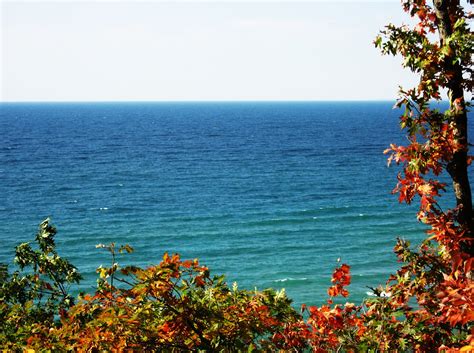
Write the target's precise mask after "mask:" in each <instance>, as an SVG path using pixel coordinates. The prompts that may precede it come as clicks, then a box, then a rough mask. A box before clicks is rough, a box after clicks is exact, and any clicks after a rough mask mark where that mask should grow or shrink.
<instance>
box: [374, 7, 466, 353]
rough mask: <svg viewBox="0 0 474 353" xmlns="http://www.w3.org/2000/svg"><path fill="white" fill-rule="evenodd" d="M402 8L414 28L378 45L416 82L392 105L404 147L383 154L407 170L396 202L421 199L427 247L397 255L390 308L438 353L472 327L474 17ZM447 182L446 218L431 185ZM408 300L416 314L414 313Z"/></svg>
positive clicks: (438, 191)
mask: <svg viewBox="0 0 474 353" xmlns="http://www.w3.org/2000/svg"><path fill="white" fill-rule="evenodd" d="M470 3H471V4H472V3H473V1H472V0H470ZM402 5H403V8H404V10H405V11H406V12H408V13H409V14H410V15H411V16H412V17H413V18H415V19H416V22H417V24H416V25H415V26H414V28H410V27H408V26H401V27H397V26H394V25H388V26H387V27H386V29H385V30H384V31H382V33H381V34H382V36H379V37H377V39H376V40H375V45H376V46H377V47H379V48H381V50H382V53H384V54H392V55H397V54H400V55H401V56H402V57H403V58H404V61H403V65H404V66H405V67H407V68H409V69H410V70H411V71H413V72H414V73H416V74H418V75H419V78H420V80H419V84H418V86H417V87H414V88H412V89H408V90H404V89H401V90H400V99H399V101H398V102H397V104H396V106H397V107H399V108H400V107H404V108H405V110H404V114H403V115H402V116H401V118H400V123H401V127H402V128H403V129H405V131H407V137H408V141H409V144H408V145H407V146H396V145H391V147H390V148H389V149H388V150H387V151H386V152H387V153H390V154H391V155H390V158H389V161H393V160H394V161H395V162H396V163H398V164H402V167H403V168H402V172H401V173H400V174H399V175H398V184H397V186H396V188H395V190H394V191H395V192H397V193H398V194H399V200H400V201H401V202H406V203H411V202H412V201H413V200H414V199H415V197H417V196H418V197H419V200H420V209H419V212H418V219H419V220H420V221H422V222H423V223H425V224H427V226H428V230H427V234H428V238H427V239H426V240H425V241H424V242H423V243H422V244H421V245H420V247H419V250H418V251H417V252H415V251H412V250H411V249H410V248H409V243H408V242H406V241H402V240H399V242H398V244H397V246H396V247H395V252H396V253H397V255H398V257H399V259H400V260H401V261H402V262H404V265H403V266H402V267H401V268H400V270H399V271H398V272H397V274H396V275H394V276H392V277H391V281H392V282H391V284H390V286H389V288H388V289H387V290H388V291H389V292H391V293H392V296H391V298H390V299H389V300H388V302H389V303H390V305H391V306H392V309H394V310H399V311H401V312H403V313H404V317H405V318H406V322H410V321H411V322H412V324H411V327H412V328H413V327H415V326H416V325H419V323H424V325H425V327H428V328H430V329H429V330H425V334H426V335H427V337H428V336H429V341H430V342H431V343H430V345H426V340H425V343H424V344H425V345H424V347H425V348H426V349H436V348H439V347H440V345H442V344H443V343H446V344H456V343H457V344H459V342H460V341H461V340H462V339H463V337H464V338H466V339H467V337H468V334H469V333H471V330H472V327H473V322H474V283H473V277H472V270H473V264H474V260H473V255H474V242H473V235H474V234H473V211H472V196H471V188H470V184H469V178H468V166H469V164H470V162H471V157H470V156H469V155H468V151H469V143H468V134H467V132H468V129H467V112H468V107H469V106H470V103H469V102H468V101H466V99H465V96H464V95H465V93H468V94H471V92H472V88H473V69H472V54H473V46H474V41H473V39H474V37H473V33H472V31H471V28H470V25H469V20H471V19H472V13H470V12H468V11H467V9H465V8H463V7H462V6H461V5H460V2H459V0H434V1H433V4H432V6H430V5H429V4H428V3H427V2H426V1H425V0H403V1H402ZM466 6H469V5H467V4H466ZM436 34H437V37H438V38H436ZM443 90H445V91H446V92H447V95H448V98H449V108H448V109H447V110H446V111H444V112H440V111H439V110H438V105H436V104H434V103H433V102H436V101H440V100H441V94H442V91H443ZM443 172H447V173H448V175H449V176H450V178H451V180H452V187H453V192H454V197H455V200H456V206H455V207H454V208H452V209H443V207H442V206H441V205H440V203H439V202H438V201H439V197H441V195H442V193H443V192H444V191H445V189H446V187H447V185H446V184H445V183H443V182H442V181H440V180H439V179H437V177H438V176H440V175H441V174H442V173H443ZM412 298H414V299H416V301H417V305H418V310H414V309H413V308H411V306H410V300H411V299H412ZM418 331H420V332H422V331H423V329H422V328H419V330H418ZM412 336H413V337H412V338H411V339H412V340H413V339H414V335H412ZM415 341H416V340H413V342H415ZM417 344H422V343H421V342H419V343H417Z"/></svg>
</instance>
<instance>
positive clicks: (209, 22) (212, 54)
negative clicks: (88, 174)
mask: <svg viewBox="0 0 474 353" xmlns="http://www.w3.org/2000/svg"><path fill="white" fill-rule="evenodd" d="M1 10H2V23H1V29H2V43H1V50H2V55H1V60H2V61H1V69H2V70H1V75H2V77H1V84H2V85H1V100H2V101H104V100H105V101H115V100H160V101H163V100H164V101H169V100H379V99H388V100H393V99H394V98H395V97H396V93H397V90H398V85H399V84H403V85H409V84H412V83H413V82H414V77H413V75H412V74H411V73H409V72H406V71H405V70H402V69H401V68H400V62H401V60H400V59H399V58H398V59H394V58H391V57H382V56H381V55H380V54H379V52H378V51H377V50H376V49H375V48H374V47H373V44H372V41H373V39H374V37H375V36H376V34H377V33H378V30H379V29H381V28H382V27H383V26H384V25H385V24H387V23H388V22H394V23H397V24H399V23H402V22H407V21H409V19H408V17H407V16H406V15H405V14H404V13H403V12H402V10H401V7H400V4H399V1H397V0H393V1H390V0H385V1H382V0H380V1H371V2H360V1H344V2H334V1H331V2H324V1H303V2H295V1H291V2H290V1H286V2H285V1H280V2H275V1H260V2H255V1H252V2H250V1H240V2H237V1H234V2H230V1H226V0H224V1H222V0H221V1H214V2H203V1H186V2H185V1H151V0H149V1H121V2H114V1H69V0H66V1H65V0H63V1H61V2H59V1H56V2H44V1H28V2H25V1H11V0H10V1H3V2H2V5H1Z"/></svg>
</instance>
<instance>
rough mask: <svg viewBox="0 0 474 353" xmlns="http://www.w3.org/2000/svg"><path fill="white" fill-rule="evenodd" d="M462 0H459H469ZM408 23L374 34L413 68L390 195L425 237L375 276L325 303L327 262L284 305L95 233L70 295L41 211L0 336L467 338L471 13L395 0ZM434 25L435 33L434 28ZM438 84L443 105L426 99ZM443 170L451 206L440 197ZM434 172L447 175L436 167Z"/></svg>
mask: <svg viewBox="0 0 474 353" xmlns="http://www.w3.org/2000/svg"><path fill="white" fill-rule="evenodd" d="M472 2H473V1H470V3H472ZM402 5H403V8H404V10H405V11H406V12H408V13H409V14H410V15H411V16H412V17H413V18H415V19H416V22H417V23H416V25H415V26H414V27H413V28H410V27H409V26H401V27H397V26H395V25H391V24H390V25H388V26H387V27H386V29H385V30H384V31H382V33H381V35H380V36H379V37H377V39H376V40H375V45H376V47H378V48H380V49H381V50H382V53H384V54H391V55H398V54H400V55H401V56H402V57H403V58H404V61H403V65H404V66H405V67H407V68H409V69H410V70H411V71H413V72H414V73H416V74H418V75H419V77H420V81H419V84H418V85H417V86H416V87H414V88H412V89H408V90H404V89H400V99H399V101H398V102H397V104H396V107H397V108H404V113H403V115H402V116H401V118H400V125H401V127H402V129H405V131H406V132H407V138H408V144H407V146H398V145H394V144H392V145H391V146H390V148H389V149H387V151H386V153H388V154H390V156H389V163H391V162H395V163H397V164H399V165H401V167H402V171H401V172H400V173H399V175H398V183H397V186H396V188H395V189H394V192H395V193H398V196H399V201H400V202H405V203H407V204H410V203H412V202H414V201H416V200H419V210H418V213H417V218H418V220H419V221H420V222H423V223H424V224H426V225H427V237H426V239H425V240H424V241H423V242H422V243H421V244H420V245H419V246H418V247H417V249H413V248H412V247H411V246H410V243H409V242H408V241H406V240H403V239H398V241H397V244H396V246H395V249H394V251H395V254H396V256H397V257H398V260H399V261H400V263H401V265H400V268H399V269H398V271H397V272H396V273H395V274H394V275H392V276H391V277H390V278H389V280H388V282H387V283H386V285H385V286H384V287H379V288H374V289H373V294H374V296H373V297H372V298H368V299H366V300H365V301H364V302H363V303H362V304H361V305H355V304H353V303H346V304H335V303H334V298H335V297H337V296H342V297H344V298H345V297H347V296H348V295H349V292H348V290H347V289H346V288H347V286H348V285H349V284H350V281H351V276H350V267H349V266H348V265H346V264H342V265H341V266H339V267H337V268H336V269H335V271H334V273H333V278H332V285H331V286H330V287H329V289H328V295H329V299H328V300H327V302H326V303H325V304H324V305H322V306H320V307H316V306H309V307H307V306H305V305H303V307H302V313H303V314H304V315H303V316H301V315H300V314H298V313H296V312H295V311H294V309H292V307H291V305H290V303H291V301H290V300H289V299H288V298H287V297H286V295H285V293H284V292H283V291H281V292H275V291H274V290H271V289H268V290H264V291H256V290H255V291H247V290H240V289H238V287H237V285H236V284H234V286H232V288H229V287H228V285H227V284H226V283H225V281H224V278H223V277H211V276H210V272H209V270H208V269H207V268H206V267H204V266H202V265H200V264H199V262H198V261H197V260H181V258H180V257H179V255H176V254H175V255H172V256H170V255H168V254H165V255H164V256H163V259H162V261H161V262H160V263H159V264H158V265H156V266H151V267H148V268H139V267H135V266H128V267H124V268H121V267H120V266H119V265H118V264H117V263H116V255H117V254H118V253H121V252H131V251H132V250H133V249H132V248H131V247H129V246H123V247H118V248H117V247H116V246H115V245H114V244H110V245H99V246H98V247H99V248H103V249H106V250H108V251H109V252H110V254H111V257H112V264H111V266H110V267H99V268H98V270H97V272H98V275H99V279H98V285H97V290H96V292H95V293H94V294H93V295H83V296H81V297H80V298H79V301H78V302H77V303H76V304H75V303H74V301H73V299H72V297H71V296H70V294H68V285H69V284H71V283H75V282H78V281H79V280H80V275H79V274H78V273H77V271H76V269H75V267H74V266H72V265H71V264H70V263H69V262H68V261H67V260H65V259H62V258H60V257H59V256H58V254H57V252H56V250H55V244H54V235H55V233H56V231H55V229H54V227H52V226H51V225H50V224H49V221H48V220H45V221H44V222H43V223H41V225H40V230H39V232H38V235H37V236H36V242H37V243H38V249H37V250H34V249H33V248H32V247H31V245H30V244H28V243H25V244H21V245H19V246H18V247H17V248H16V258H15V263H16V265H17V266H18V267H19V270H16V271H14V272H13V273H12V274H9V272H8V269H7V268H6V267H0V285H1V286H0V345H2V347H4V348H7V349H16V350H24V349H26V348H32V349H35V350H51V351H71V350H73V351H75V350H80V351H123V350H140V351H176V352H181V351H224V352H230V351H249V352H251V351H278V350H282V351H305V350H312V351H314V352H333V351H338V352H339V351H346V352H365V351H368V352H395V351H397V352H398V351H400V352H402V351H408V352H436V351H439V352H468V351H474V282H473V265H474V259H473V255H474V241H473V236H474V234H473V233H474V232H473V224H474V221H473V210H472V196H471V190H470V184H469V178H468V165H469V164H470V162H471V159H472V157H470V156H469V155H468V150H469V143H468V138H467V137H468V136H467V110H468V108H469V105H470V103H469V102H467V101H466V100H465V97H464V93H465V91H467V92H472V88H473V82H474V80H473V70H472V54H473V46H474V44H473V33H472V31H471V27H470V24H469V21H470V20H471V19H472V17H473V15H472V14H471V13H470V12H468V11H467V10H466V9H464V8H463V7H461V6H460V5H459V0H449V1H448V0H434V3H433V6H430V5H429V4H427V2H426V1H425V0H403V1H402ZM435 34H438V35H439V39H436V38H435ZM443 90H445V91H447V94H448V97H449V108H448V109H447V110H446V111H445V112H441V111H439V110H438V109H436V105H433V101H439V100H440V99H441V96H442V92H443ZM443 174H447V175H449V177H450V178H451V180H452V188H453V191H454V196H455V201H456V206H455V207H453V208H451V209H443V207H442V206H441V204H440V203H439V198H440V197H441V195H443V193H444V192H445V191H446V190H447V189H448V185H447V183H445V182H444V181H441V180H440V179H441V178H443ZM442 180H446V178H444V179H442Z"/></svg>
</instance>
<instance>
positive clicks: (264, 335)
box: [0, 220, 306, 351]
mask: <svg viewBox="0 0 474 353" xmlns="http://www.w3.org/2000/svg"><path fill="white" fill-rule="evenodd" d="M54 233H55V232H54V228H53V227H51V225H50V224H49V222H48V220H46V221H44V222H43V223H42V224H41V226H40V233H39V235H38V236H37V241H38V242H39V247H40V249H39V250H37V251H36V252H35V251H31V248H30V246H29V244H21V245H20V246H18V247H17V257H16V262H17V263H19V264H20V265H21V267H24V266H26V265H27V264H28V265H30V264H31V265H32V266H33V267H34V270H35V271H34V272H33V273H32V274H26V275H23V277H21V280H19V278H20V276H21V275H20V274H19V273H15V274H13V275H12V276H8V275H6V274H4V275H3V280H2V289H1V290H2V292H1V293H2V296H1V299H0V305H1V306H0V309H1V312H0V315H1V317H2V318H3V319H4V320H2V324H1V330H0V344H1V345H3V346H4V347H8V348H11V349H13V348H16V349H23V348H25V347H28V348H32V349H35V350H44V349H48V350H52V351H71V350H73V351H76V350H81V351H82V350H85V351H102V350H105V351H111V350H113V351H122V350H125V349H138V350H145V351H147V350H149V351H156V350H159V351H161V350H169V351H195V350H203V351H234V350H238V351H241V350H245V351H271V350H275V349H277V348H284V347H285V343H284V342H279V341H277V340H275V339H274V336H275V335H276V334H278V333H279V332H281V331H283V330H284V329H285V328H286V327H287V326H288V325H290V324H292V323H295V322H299V321H301V316H300V315H299V314H298V313H297V312H296V311H295V310H294V309H293V308H292V307H291V306H290V303H291V301H290V300H289V299H288V298H287V297H286V295H285V292H284V291H279V292H276V291H274V290H271V289H268V290H264V291H257V290H255V291H247V290H241V289H238V287H237V285H236V284H234V286H233V287H232V288H229V287H228V286H227V284H226V283H225V282H224V277H222V276H220V277H211V276H210V272H209V270H208V269H207V268H206V267H204V266H202V265H200V264H199V262H198V261H197V260H181V259H180V257H179V255H177V254H175V255H172V256H170V255H168V254H167V253H165V254H164V256H163V259H162V261H161V262H160V263H159V264H158V265H156V266H151V267H148V268H139V267H135V266H128V267H124V268H121V267H120V266H119V264H117V263H116V262H115V259H116V254H117V253H121V252H124V251H126V252H132V250H133V249H132V248H131V247H130V246H128V245H127V246H122V247H119V248H117V247H116V246H115V244H110V245H102V244H100V245H98V247H99V248H104V249H106V250H108V251H109V252H110V253H111V256H112V265H111V266H110V267H99V268H98V269H97V272H98V275H99V278H98V285H97V290H96V293H95V294H94V295H83V296H81V297H80V299H79V301H78V303H77V304H74V305H73V303H72V301H71V300H70V296H69V295H68V294H64V295H62V296H59V295H60V294H62V289H64V285H63V283H64V281H72V280H74V281H76V280H78V279H79V275H78V274H77V272H76V271H75V269H74V267H72V266H71V265H69V263H68V262H67V261H66V260H64V259H62V258H60V257H59V256H58V255H57V253H56V252H55V249H54V240H53V236H54ZM46 235H47V236H46ZM45 240H47V242H48V245H47V246H44V245H43V244H44V241H45ZM48 254H49V255H48ZM51 254H54V255H51ZM48 256H49V257H48ZM53 258H54V262H53V260H52V259H53ZM45 259H48V260H47V262H44V261H46V260H45ZM53 265H54V266H55V267H53ZM37 272H38V273H40V274H41V275H40V276H39V277H40V278H39V279H38V278H37V277H38V275H37V274H36V273H37ZM3 273H4V272H3ZM43 274H44V275H45V276H47V278H48V279H49V278H52V279H54V280H55V281H54V282H53V283H51V284H49V282H47V281H45V280H43V279H41V277H42V275H43ZM25 278H27V280H25ZM18 283H21V284H22V287H21V289H22V290H21V291H19V292H16V289H17V288H18V286H19V285H18ZM24 283H27V285H25V284H24ZM15 286H17V287H15ZM16 293H18V295H17V294H16ZM45 294H47V295H49V298H48V301H47V302H46V303H43V301H42V300H41V298H42V296H43V295H45ZM58 298H59V299H58ZM66 304H67V305H66ZM38 312H44V313H47V318H46V320H44V315H41V316H37V313H38ZM302 345H303V346H304V345H306V343H305V342H303V343H302Z"/></svg>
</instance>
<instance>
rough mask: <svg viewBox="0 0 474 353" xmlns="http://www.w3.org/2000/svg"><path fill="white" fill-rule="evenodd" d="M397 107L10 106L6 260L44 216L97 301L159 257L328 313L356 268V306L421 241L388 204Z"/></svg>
mask: <svg viewBox="0 0 474 353" xmlns="http://www.w3.org/2000/svg"><path fill="white" fill-rule="evenodd" d="M391 106H392V103H391V102H358V103H354V102H333V103H329V102H327V103H323V102H321V103H283V102H282V103H94V104H92V103H80V104H79V103H76V104H72V103H63V104H53V103H50V104H26V103H22V104H20V103H16V104H7V103H4V104H1V105H0V108H1V116H0V130H1V131H2V140H1V141H0V195H2V198H1V199H0V240H1V242H2V247H1V249H0V262H10V261H11V259H12V255H13V249H14V246H15V245H16V244H17V243H19V242H22V241H26V240H29V239H32V238H33V237H34V234H35V231H36V227H37V224H38V223H39V222H40V221H41V220H42V219H44V218H45V217H47V216H50V217H52V220H53V223H54V224H55V225H56V226H57V227H58V230H59V233H58V236H57V240H58V245H59V252H60V253H61V254H62V255H64V256H66V257H68V258H69V259H70V260H71V261H72V262H73V263H74V264H75V265H76V266H78V268H79V269H80V272H81V273H82V274H83V275H84V277H85V280H84V282H83V283H82V285H81V287H80V289H81V290H86V291H92V290H93V287H94V284H95V268H96V267H98V266H99V265H100V264H106V263H108V261H109V259H108V257H107V256H106V255H105V253H102V252H100V251H99V250H97V249H95V244H97V243H108V242H112V241H114V242H116V243H120V244H125V243H128V244H130V245H132V246H133V247H135V250H136V251H135V253H134V254H132V255H131V256H129V257H128V260H125V262H126V261H131V262H134V263H138V264H140V265H148V264H152V263H156V262H158V261H159V260H160V258H161V256H162V254H163V252H164V251H169V252H179V253H180V254H182V256H183V257H184V258H199V259H200V260H201V262H202V263H204V264H206V265H208V266H209V267H210V268H211V271H212V272H214V273H216V274H225V275H226V276H227V278H228V281H229V282H233V281H237V282H238V283H239V286H240V287H241V288H254V287H257V288H259V289H263V288H266V287H275V288H286V290H287V293H288V294H289V296H290V297H292V298H293V299H294V300H295V303H296V304H297V305H298V304H301V303H303V302H305V303H308V304H318V303H321V302H323V301H324V300H325V299H326V288H327V287H328V286H329V285H330V275H331V272H332V268H333V267H334V266H336V264H337V263H336V260H337V259H338V258H341V260H342V261H343V262H346V263H348V264H350V265H351V266H352V271H353V276H354V278H353V284H352V285H351V287H350V289H351V292H352V297H351V298H352V299H353V300H355V301H356V302H357V301H360V300H362V298H363V296H364V295H365V293H366V291H367V288H366V287H365V286H376V285H377V284H379V283H383V282H385V280H386V278H387V277H388V275H389V273H391V272H393V271H394V269H395V268H396V261H395V257H394V255H393V254H392V250H391V249H392V247H393V245H394V244H395V238H396V236H404V237H407V238H409V239H412V240H414V241H417V240H419V239H421V238H422V237H423V231H422V230H421V229H422V228H423V227H422V226H421V225H419V224H417V222H416V219H415V208H413V207H407V206H405V205H398V203H397V198H396V196H394V195H391V193H390V191H391V190H392V189H393V187H394V185H395V182H396V178H395V175H396V172H397V168H387V166H386V156H384V155H383V153H382V152H383V150H384V149H385V148H386V147H387V146H388V145H389V143H390V142H401V141H402V142H403V141H404V138H403V135H402V134H401V132H400V130H399V127H398V120H397V118H398V113H397V112H395V111H393V110H392V109H391Z"/></svg>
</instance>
